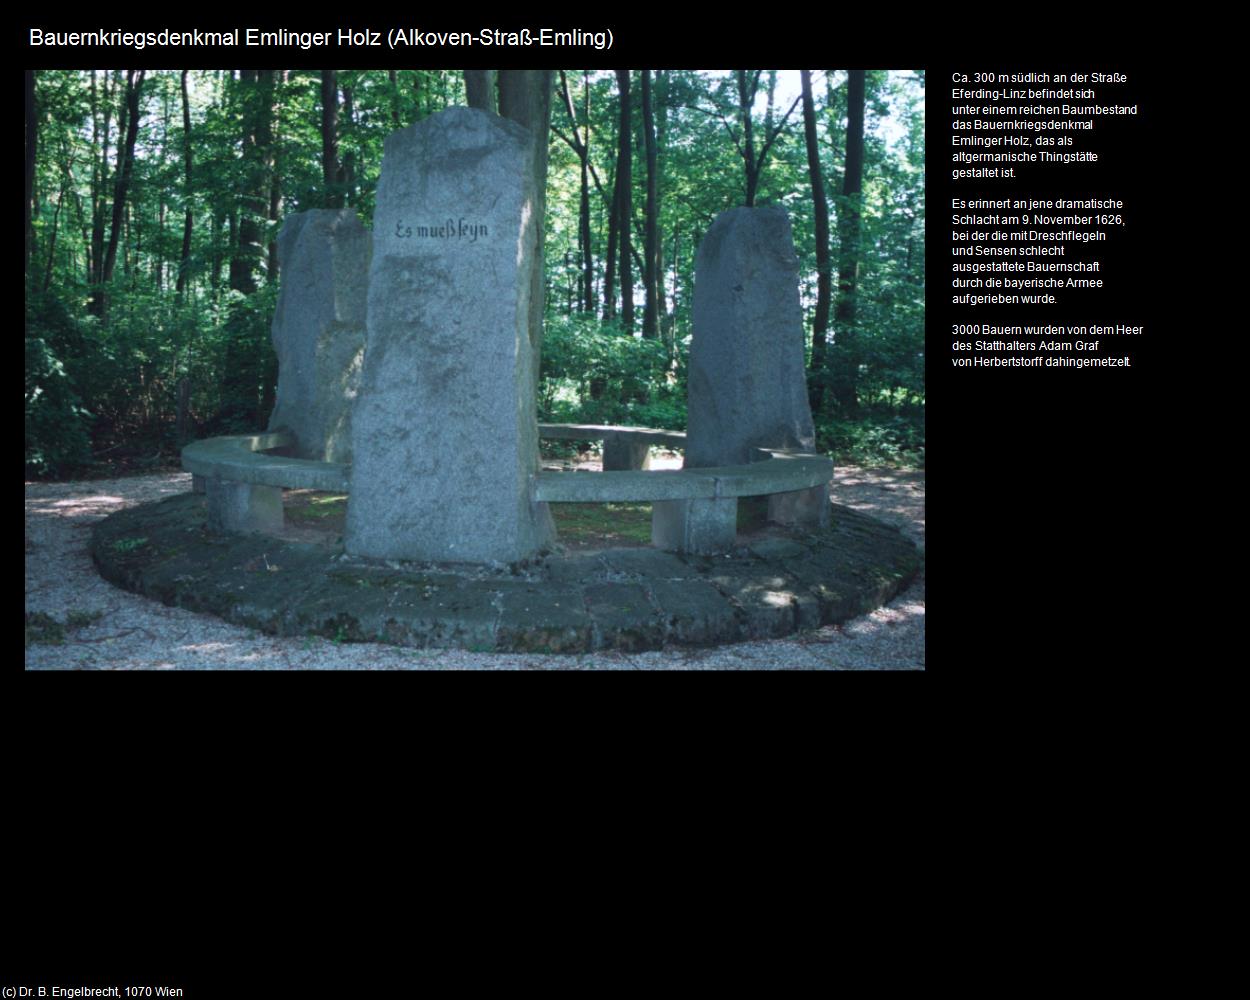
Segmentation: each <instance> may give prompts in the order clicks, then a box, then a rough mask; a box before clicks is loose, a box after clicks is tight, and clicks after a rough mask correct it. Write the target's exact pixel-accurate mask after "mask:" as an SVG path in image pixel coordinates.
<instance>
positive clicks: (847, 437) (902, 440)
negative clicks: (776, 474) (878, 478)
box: [816, 413, 924, 469]
mask: <svg viewBox="0 0 1250 1000" xmlns="http://www.w3.org/2000/svg"><path fill="white" fill-rule="evenodd" d="M816 446H817V448H818V449H819V450H820V451H823V452H826V453H828V454H830V455H832V456H833V460H834V462H835V463H836V462H851V463H854V464H856V465H894V466H907V467H912V468H918V469H923V468H924V415H923V413H921V414H920V415H919V416H918V417H907V416H901V415H899V414H888V415H882V414H873V413H868V414H866V415H865V416H864V417H863V418H861V419H859V420H839V419H836V418H835V419H827V420H822V421H821V422H820V423H819V424H818V425H817V427H816Z"/></svg>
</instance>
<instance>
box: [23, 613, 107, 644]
mask: <svg viewBox="0 0 1250 1000" xmlns="http://www.w3.org/2000/svg"><path fill="white" fill-rule="evenodd" d="M102 614H103V612H102V611H78V610H74V611H71V612H70V613H69V614H67V615H66V616H65V621H64V622H59V621H57V620H56V619H55V618H53V617H52V616H51V615H50V614H47V613H46V612H43V611H27V612H26V645H27V646H30V645H32V644H33V643H43V644H44V645H48V646H59V645H61V643H63V642H64V641H65V639H66V636H67V635H69V633H71V632H77V631H78V630H79V629H83V628H86V627H87V626H88V625H91V624H92V623H94V622H96V621H98V620H99V619H100V616H101V615H102Z"/></svg>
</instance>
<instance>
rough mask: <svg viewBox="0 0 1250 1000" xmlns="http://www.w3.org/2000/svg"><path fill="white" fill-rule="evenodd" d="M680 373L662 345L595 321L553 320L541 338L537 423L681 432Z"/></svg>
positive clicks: (682, 392) (578, 317) (682, 391)
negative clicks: (666, 428)
mask: <svg viewBox="0 0 1250 1000" xmlns="http://www.w3.org/2000/svg"><path fill="white" fill-rule="evenodd" d="M682 374H683V373H681V372H679V371H678V368H677V365H676V364H675V363H674V362H672V361H670V360H669V357H668V353H667V351H666V350H665V347H664V344H663V342H661V341H658V340H644V339H642V338H640V337H631V336H628V335H626V334H624V333H623V332H622V331H621V329H620V328H619V327H618V326H615V325H603V326H601V325H600V324H599V323H598V321H596V320H595V319H594V318H593V317H588V316H582V315H573V316H550V317H548V320H547V327H546V333H545V335H544V338H543V357H542V379H541V382H540V385H539V419H540V420H543V421H551V422H554V423H587V424H638V425H642V426H648V427H670V428H676V429H682V428H684V427H685V426H686V405H685V403H686V389H685V382H684V378H682V377H681V376H682Z"/></svg>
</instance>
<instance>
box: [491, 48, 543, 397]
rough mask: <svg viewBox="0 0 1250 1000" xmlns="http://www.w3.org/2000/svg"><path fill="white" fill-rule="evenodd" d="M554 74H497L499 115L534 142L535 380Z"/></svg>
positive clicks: (524, 71) (515, 71) (531, 323)
mask: <svg viewBox="0 0 1250 1000" xmlns="http://www.w3.org/2000/svg"><path fill="white" fill-rule="evenodd" d="M553 79H554V71H553V70H549V69H542V70H539V69H505V70H501V71H500V73H499V113H500V114H501V115H503V116H504V117H505V118H510V119H511V120H512V121H514V122H516V123H517V124H519V125H524V126H525V127H526V128H527V129H529V130H530V134H531V135H532V136H533V140H534V193H535V198H536V200H537V204H536V205H535V206H534V218H535V229H536V230H537V246H536V247H535V248H534V270H533V274H532V277H531V281H530V318H529V330H530V344H531V346H532V348H533V351H534V362H535V363H534V379H535V381H537V380H538V373H539V363H538V362H539V359H540V358H541V357H542V344H543V312H544V296H545V294H546V290H547V284H546V277H545V271H544V261H543V258H544V247H545V244H546V213H547V143H548V139H549V136H550V134H551V88H552V81H553Z"/></svg>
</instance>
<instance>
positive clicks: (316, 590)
mask: <svg viewBox="0 0 1250 1000" xmlns="http://www.w3.org/2000/svg"><path fill="white" fill-rule="evenodd" d="M739 541H740V543H741V544H740V546H739V547H738V548H737V549H735V550H734V551H733V552H732V553H730V554H728V555H724V556H715V557H710V556H677V555H674V554H672V553H669V552H661V551H658V550H656V549H651V548H612V549H600V550H598V551H593V550H591V551H586V550H582V551H576V552H568V553H564V554H556V555H550V556H547V557H544V558H543V559H541V560H537V561H534V562H531V563H527V564H522V565H519V566H513V567H499V568H490V567H464V566H450V565H419V564H410V563H386V564H379V563H377V562H372V561H365V560H360V559H353V558H351V557H349V556H346V555H345V554H344V553H343V551H342V546H341V545H325V544H316V543H310V542H303V541H295V540H290V539H286V538H275V537H272V536H267V535H222V534H214V533H212V532H210V531H209V530H208V529H207V527H206V508H205V498H204V497H203V496H202V495H199V494H185V495H183V496H177V497H171V498H169V499H167V500H162V501H160V502H158V503H150V504H144V505H142V506H139V507H132V508H130V509H129V510H124V511H119V512H118V513H116V514H113V515H111V516H109V517H107V518H105V519H104V520H103V521H100V522H98V523H97V524H96V525H95V527H94V529H93V531H92V536H91V554H92V558H93V559H94V560H95V563H96V565H97V566H98V567H99V569H100V572H101V574H102V575H103V576H104V578H105V579H106V580H109V581H110V582H112V583H114V584H116V585H117V586H119V587H123V588H125V589H126V590H132V591H135V592H136V593H139V594H144V595H146V596H148V597H152V598H155V599H157V600H159V601H163V602H164V603H165V604H170V605H176V606H178V607H183V608H187V609H189V610H192V611H204V612H209V613H211V614H215V615H218V616H219V617H221V618H224V619H225V620H226V621H229V622H234V623H236V624H240V625H246V626H249V627H251V628H255V629H259V630H261V631H263V632H268V633H271V634H275V635H320V636H325V637H328V638H331V639H337V640H340V641H355V642H386V643H391V644H393V645H398V646H414V647H418V648H420V647H443V648H459V649H470V650H478V651H487V650H500V651H504V650H511V651H525V652H552V653H573V652H583V651H586V650H592V649H621V650H627V651H628V650H645V649H659V648H661V647H663V646H665V645H667V644H676V645H707V644H713V643H724V642H738V641H744V640H747V639H759V638H773V637H778V636H783V635H788V634H789V633H791V632H795V631H797V630H800V629H810V628H817V627H819V626H821V625H829V624H834V623H837V622H841V621H845V620H847V619H850V618H853V617H855V616H856V615H860V614H863V613H865V612H867V611H870V610H872V609H873V608H875V607H877V606H879V605H881V604H883V603H885V602H886V601H888V600H890V598H892V597H893V596H894V595H895V594H897V593H898V592H899V591H900V590H902V589H903V587H905V586H906V585H907V584H908V583H909V582H910V580H911V579H912V577H913V576H914V575H915V574H916V571H917V570H918V568H919V565H920V556H919V553H918V552H917V550H916V547H915V546H914V545H913V544H912V543H911V542H910V541H909V540H907V539H906V538H905V537H903V535H902V534H901V533H900V532H899V531H898V530H897V529H895V528H892V527H890V526H889V525H886V524H882V523H881V522H880V521H877V520H875V519H873V518H870V517H867V516H866V515H864V514H860V513H858V512H856V511H853V510H851V509H849V508H847V507H842V506H840V505H837V504H834V505H833V511H832V517H831V518H830V526H829V527H828V528H827V529H824V530H822V531H820V532H815V533H808V532H800V531H794V530H788V529H784V528H780V527H777V526H774V525H769V526H768V527H767V528H766V529H764V530H761V531H758V532H755V533H753V534H752V535H750V536H747V537H740V539H739Z"/></svg>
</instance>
